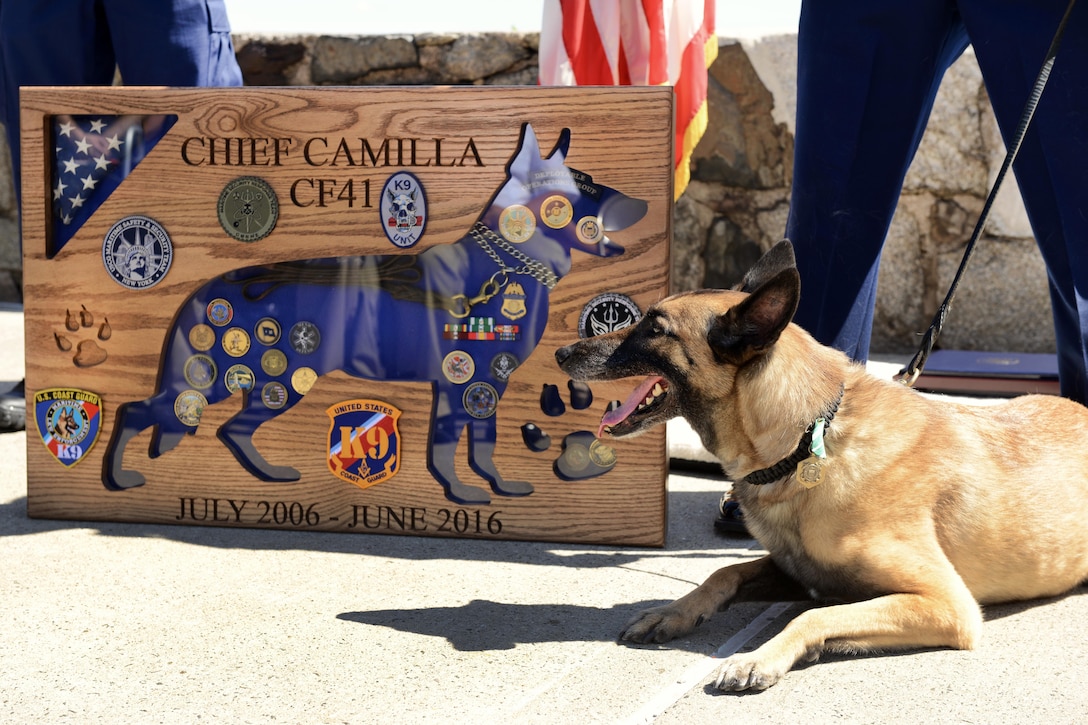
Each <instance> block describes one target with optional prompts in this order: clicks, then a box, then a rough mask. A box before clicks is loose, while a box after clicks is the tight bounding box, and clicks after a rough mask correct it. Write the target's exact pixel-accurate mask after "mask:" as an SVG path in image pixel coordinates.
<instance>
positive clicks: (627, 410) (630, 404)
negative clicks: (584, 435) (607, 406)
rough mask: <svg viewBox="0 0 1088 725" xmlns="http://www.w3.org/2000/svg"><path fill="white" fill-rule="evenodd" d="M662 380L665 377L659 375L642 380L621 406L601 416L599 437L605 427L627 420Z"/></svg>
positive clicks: (598, 430)
mask: <svg viewBox="0 0 1088 725" xmlns="http://www.w3.org/2000/svg"><path fill="white" fill-rule="evenodd" d="M662 380H663V378H661V377H660V376H658V375H651V376H650V377H648V378H646V379H645V380H644V381H642V384H641V385H639V386H638V387H637V388H635V390H634V392H632V393H631V394H630V395H628V396H627V400H625V401H623V404H622V405H621V406H620V407H618V408H614V409H613V410H610V411H608V412H607V413H605V414H604V417H603V418H601V426H600V427H599V428H598V429H597V437H598V438H600V437H601V434H602V433H603V432H604V429H605V428H607V427H608V426H610V425H615V424H616V423H619V422H621V421H624V420H626V419H627V416H629V415H631V413H633V412H634V411H635V408H637V407H638V406H639V404H640V403H641V402H642V401H644V400H646V396H647V395H649V394H650V391H651V390H653V389H654V386H655V385H657V384H658V383H660V382H661V381H662Z"/></svg>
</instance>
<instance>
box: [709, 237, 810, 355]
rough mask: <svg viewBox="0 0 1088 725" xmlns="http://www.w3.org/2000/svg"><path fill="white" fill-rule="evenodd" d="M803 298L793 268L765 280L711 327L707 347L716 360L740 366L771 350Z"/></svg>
mask: <svg viewBox="0 0 1088 725" xmlns="http://www.w3.org/2000/svg"><path fill="white" fill-rule="evenodd" d="M780 246H781V245H780ZM788 251H789V253H790V257H791V258H792V256H793V251H792V249H790V250H788ZM800 296H801V276H800V275H799V274H798V273H797V269H796V268H794V267H787V268H786V269H783V270H781V271H779V272H778V274H776V275H775V276H773V277H771V278H770V279H768V280H766V281H765V282H764V283H763V284H761V285H760V286H759V287H757V288H756V289H755V290H754V291H753V292H752V293H751V294H750V295H748V297H747V298H745V299H744V300H743V301H742V302H740V303H739V304H737V305H735V306H733V307H731V308H730V309H729V311H728V312H726V313H725V314H723V315H720V316H718V317H717V318H716V319H714V320H713V321H712V322H711V323H710V329H709V330H708V331H707V343H708V344H709V345H710V349H711V351H712V352H713V353H714V357H715V359H717V360H718V362H723V363H726V362H727V363H732V364H734V365H740V364H742V363H744V362H747V361H748V360H750V359H751V358H752V357H754V356H755V355H758V354H760V353H761V352H764V351H766V350H767V349H769V348H770V347H771V345H773V344H774V343H775V342H776V341H777V340H778V336H779V335H781V334H782V330H784V329H786V325H788V324H789V323H790V320H792V319H793V314H794V313H795V312H796V311H797V302H798V300H799V299H800Z"/></svg>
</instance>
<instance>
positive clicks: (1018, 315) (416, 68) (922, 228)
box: [0, 33, 1054, 352]
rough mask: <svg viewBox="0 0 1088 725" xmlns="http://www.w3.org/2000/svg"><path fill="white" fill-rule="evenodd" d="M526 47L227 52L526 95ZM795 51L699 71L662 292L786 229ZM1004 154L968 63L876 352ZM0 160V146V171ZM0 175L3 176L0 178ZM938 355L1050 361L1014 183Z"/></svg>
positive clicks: (901, 219)
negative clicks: (701, 126)
mask: <svg viewBox="0 0 1088 725" xmlns="http://www.w3.org/2000/svg"><path fill="white" fill-rule="evenodd" d="M538 45H539V36H538V35H537V34H535V33H534V34H519V33H487V34H465V35H436V34H427V35H417V36H359V37H330V36H289V37H271V36H260V37H247V36H239V37H237V38H236V47H237V52H238V60H239V62H240V64H241V66H242V70H243V74H244V76H245V79H246V83H247V85H295V86H300V85H432V84H478V85H479V84H492V85H533V84H535V83H536V79H537V50H538ZM795 66H796V37H794V36H778V37H772V38H765V39H760V40H756V41H745V42H737V41H731V40H723V41H722V46H721V50H720V54H719V57H718V60H717V62H716V63H715V64H714V66H713V67H712V68H711V71H710V103H709V113H710V129H709V130H708V132H707V134H706V135H705V136H704V137H703V140H702V141H701V142H700V144H699V146H698V148H697V149H696V152H695V155H694V159H693V164H692V182H691V184H690V186H689V187H688V190H687V192H686V193H685V194H684V196H683V197H682V198H681V199H680V200H679V202H678V203H677V208H676V215H675V220H674V221H675V223H674V235H673V254H672V287H673V289H674V290H675V291H680V290H687V289H695V288H698V287H704V286H707V287H714V286H717V287H726V286H731V285H732V284H734V283H735V282H736V281H738V280H739V279H740V277H741V275H742V274H743V272H744V270H745V269H747V267H748V266H749V265H750V264H751V263H752V262H753V261H754V260H755V259H756V258H757V257H758V256H759V255H760V254H761V252H762V250H763V249H766V248H768V247H769V246H770V245H771V244H773V243H774V242H775V241H777V240H778V239H779V238H780V237H781V235H782V233H783V230H784V229H785V222H786V215H787V213H788V209H789V185H790V179H791V175H792V155H793V134H792V126H793V113H794V110H793V98H794V87H795V82H794V78H795ZM1003 156H1004V148H1003V146H1002V145H1001V142H1000V139H999V137H998V134H997V130H996V125H995V123H994V121H993V118H992V116H991V114H990V112H989V105H988V101H987V98H986V93H985V90H984V88H983V85H982V79H981V75H980V73H979V70H978V66H977V64H975V62H974V59H973V57H972V56H970V55H966V56H965V57H964V58H962V59H961V60H960V61H959V62H958V63H957V64H956V65H955V66H954V67H953V68H952V70H951V71H950V72H949V75H948V77H947V78H946V80H945V83H944V85H943V86H942V90H941V93H940V95H939V97H938V100H937V104H936V107H935V109H934V113H933V118H932V119H931V121H930V126H929V129H928V130H927V132H926V137H925V139H924V141H923V143H922V148H921V149H920V151H919V154H918V157H917V158H916V160H915V162H914V165H913V166H912V168H911V171H910V173H909V175H908V178H907V182H906V187H905V190H904V195H903V198H902V201H901V204H900V208H899V210H898V212H897V213H896V216H895V219H894V221H893V223H892V230H891V232H890V234H889V237H888V241H887V246H886V249H885V255H884V261H883V264H882V267H881V275H880V288H879V294H878V297H879V301H878V305H877V314H876V323H875V326H874V330H873V350H874V351H875V352H911V351H913V349H914V346H915V345H916V339H917V338H916V336H915V333H916V332H920V331H922V330H924V329H925V327H926V326H927V325H928V323H929V319H930V318H931V316H932V314H933V311H934V310H935V309H936V306H937V304H938V303H939V301H940V299H941V298H942V297H943V295H944V292H945V290H946V289H947V286H948V284H949V282H950V281H951V276H952V274H953V273H954V272H955V269H956V266H957V265H958V263H959V259H960V256H961V255H962V249H963V245H964V244H965V243H966V240H967V239H968V237H969V236H970V233H971V230H972V228H973V226H974V223H975V220H976V219H977V216H978V213H979V211H980V210H981V208H982V204H983V201H984V199H985V195H986V192H987V190H988V184H989V181H990V179H992V177H993V176H994V175H995V173H996V170H997V168H998V167H999V166H1000V163H1001V160H1002V158H1003ZM7 163H8V161H7V150H6V148H3V143H2V141H0V164H3V165H4V166H6V165H7ZM0 168H3V167H2V166H0ZM15 219H16V212H15V203H14V194H13V193H12V190H11V183H10V178H8V177H6V175H2V174H0V300H9V301H10V300H17V299H18V287H19V285H18V282H19V274H18V268H19V264H18V251H17V250H18V237H17V225H16V221H15ZM941 342H942V344H944V345H945V346H948V347H963V348H975V349H1000V350H1019V351H1049V350H1053V347H1054V336H1053V331H1052V326H1051V324H1050V313H1049V300H1048V297H1047V290H1046V273H1045V269H1044V268H1043V264H1042V260H1041V258H1040V257H1039V253H1038V251H1037V250H1036V248H1035V245H1034V242H1033V240H1032V238H1031V232H1030V229H1029V228H1028V225H1027V222H1026V217H1025V216H1024V213H1023V209H1022V207H1021V206H1020V204H1019V196H1018V194H1017V192H1016V189H1015V185H1014V184H1012V183H1011V182H1010V183H1008V184H1007V185H1006V190H1005V191H1004V192H1003V195H1002V198H1001V200H1000V203H999V204H998V208H997V209H996V211H995V213H994V215H993V217H992V218H991V222H990V224H989V226H988V230H987V236H986V237H984V239H983V240H982V242H981V243H980V247H979V250H978V252H977V253H976V255H975V258H974V260H973V261H972V266H971V268H970V270H969V272H968V274H967V277H966V279H965V281H964V283H963V284H962V286H961V288H960V292H959V294H958V296H957V301H956V306H955V309H954V311H953V314H952V315H951V317H950V320H949V322H948V325H947V327H946V328H945V333H944V336H943V337H942V338H941Z"/></svg>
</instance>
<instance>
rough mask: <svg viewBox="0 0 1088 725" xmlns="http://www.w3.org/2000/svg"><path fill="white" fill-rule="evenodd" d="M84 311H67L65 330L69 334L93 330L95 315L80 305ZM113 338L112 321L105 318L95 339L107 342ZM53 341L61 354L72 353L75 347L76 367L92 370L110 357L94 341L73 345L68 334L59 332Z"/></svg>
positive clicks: (74, 358) (79, 341)
mask: <svg viewBox="0 0 1088 725" xmlns="http://www.w3.org/2000/svg"><path fill="white" fill-rule="evenodd" d="M80 307H81V308H82V309H80V310H79V311H78V312H76V313H73V312H72V311H71V310H66V312H65V316H64V329H65V330H66V331H67V332H69V333H74V332H80V331H81V330H84V329H86V328H92V327H94V326H95V324H94V314H93V313H92V312H91V311H90V310H88V309H87V307H86V306H85V305H80ZM112 336H113V327H111V326H110V321H109V320H108V319H106V318H103V320H102V322H101V323H99V325H98V332H97V334H96V335H95V337H96V338H97V339H98V340H101V341H103V342H105V341H106V340H109V339H110V337H112ZM53 340H54V341H55V342H56V343H57V349H58V350H60V351H61V352H71V350H72V348H73V347H75V349H76V354H75V356H74V357H73V358H72V363H73V364H74V365H75V366H76V367H80V368H90V367H94V366H95V365H101V364H102V363H104V362H106V358H107V357H109V356H108V354H107V353H106V351H105V350H104V349H102V348H101V347H99V345H98V342H97V341H96V340H93V339H85V340H78V341H77V342H76V343H73V342H72V340H71V339H70V337H69V336H68V335H67V334H62V333H59V332H54V333H53Z"/></svg>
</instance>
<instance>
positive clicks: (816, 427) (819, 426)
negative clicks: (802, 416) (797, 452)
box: [808, 418, 827, 458]
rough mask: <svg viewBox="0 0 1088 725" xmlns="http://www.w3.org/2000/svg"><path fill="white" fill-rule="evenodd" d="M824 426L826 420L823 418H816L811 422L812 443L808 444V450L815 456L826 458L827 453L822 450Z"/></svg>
mask: <svg viewBox="0 0 1088 725" xmlns="http://www.w3.org/2000/svg"><path fill="white" fill-rule="evenodd" d="M826 427H827V421H826V420H825V419H823V418H817V419H816V422H815V423H813V424H812V443H810V444H809V447H808V450H809V452H810V453H812V455H814V456H816V457H817V458H827V453H826V452H825V451H824V428H826Z"/></svg>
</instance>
